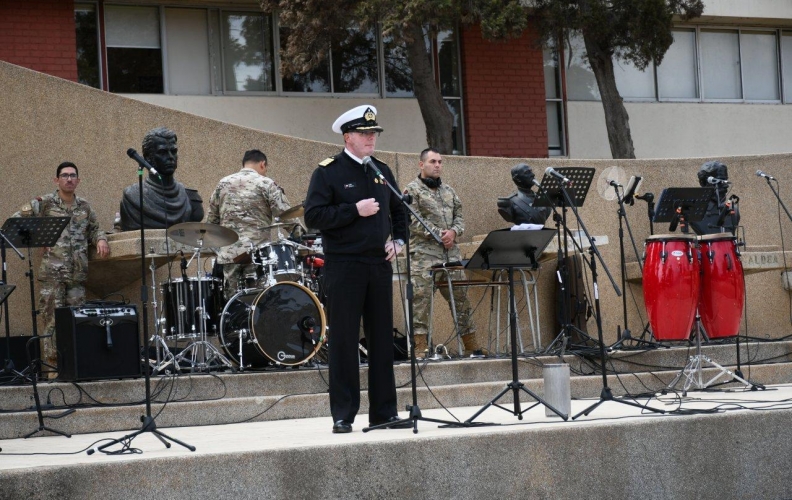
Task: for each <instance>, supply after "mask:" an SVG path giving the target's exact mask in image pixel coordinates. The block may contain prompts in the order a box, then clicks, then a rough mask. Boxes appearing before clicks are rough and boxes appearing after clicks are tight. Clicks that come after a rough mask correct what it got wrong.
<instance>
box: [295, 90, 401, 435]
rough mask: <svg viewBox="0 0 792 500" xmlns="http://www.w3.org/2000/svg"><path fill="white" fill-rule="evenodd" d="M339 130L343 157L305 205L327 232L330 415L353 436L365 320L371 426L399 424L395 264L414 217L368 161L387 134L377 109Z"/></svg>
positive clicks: (311, 221)
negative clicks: (380, 137)
mask: <svg viewBox="0 0 792 500" xmlns="http://www.w3.org/2000/svg"><path fill="white" fill-rule="evenodd" d="M333 131H334V132H336V133H339V134H343V136H344V150H343V151H342V152H341V153H339V154H337V155H335V156H332V157H330V158H327V159H326V160H323V161H322V162H321V163H319V166H318V167H317V168H316V170H315V171H314V173H313V176H312V177H311V183H310V185H309V186H308V194H307V196H306V199H305V223H306V224H307V225H308V227H311V228H317V229H319V230H320V231H321V233H322V243H323V245H324V252H325V266H324V273H325V284H326V286H327V287H326V290H327V304H326V305H327V319H328V326H329V328H330V330H329V335H328V338H329V341H330V412H331V413H332V416H333V432H334V433H345V432H352V423H353V422H354V421H355V415H357V412H358V410H359V409H360V373H359V364H358V355H357V352H358V340H359V339H358V337H359V332H360V320H361V318H363V331H364V332H365V335H366V340H367V342H368V363H369V370H368V395H369V424H371V425H378V424H383V423H387V422H393V421H396V420H398V417H397V411H396V383H395V379H394V375H393V283H392V275H393V270H392V268H391V263H390V261H392V260H393V259H394V258H396V255H398V254H399V253H400V252H401V250H402V246H403V245H404V240H405V239H406V238H407V216H406V212H405V210H404V207H403V206H402V205H401V201H400V199H399V198H398V196H397V195H396V194H394V193H393V192H392V191H391V190H390V189H389V188H388V186H387V185H385V183H384V182H383V181H382V180H381V179H380V178H378V177H377V176H376V174H375V172H374V171H373V169H372V168H371V167H367V166H366V165H365V164H364V161H363V160H364V158H366V157H371V155H372V153H374V147H375V145H376V142H377V136H378V135H379V133H380V132H382V127H380V126H379V125H378V124H377V109H376V108H375V107H374V106H369V105H363V106H358V107H356V108H354V109H351V110H349V111H347V112H346V113H344V114H343V115H341V116H340V117H338V119H337V120H336V121H335V123H334V124H333ZM371 160H372V161H373V162H374V164H376V166H377V167H378V168H379V170H380V171H381V172H382V175H383V176H384V177H385V181H386V182H387V183H389V184H391V185H392V186H394V187H395V188H396V191H397V192H401V191H400V190H399V188H398V186H397V184H396V179H395V178H394V177H393V173H392V172H391V170H390V168H388V166H387V165H386V164H384V163H382V162H381V161H379V160H377V159H376V158H373V157H371ZM403 424H404V423H403ZM406 424H407V425H406V426H409V425H410V422H409V421H408V422H406ZM406 426H405V425H402V426H401V427H406Z"/></svg>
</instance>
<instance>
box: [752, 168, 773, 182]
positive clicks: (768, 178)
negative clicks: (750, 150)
mask: <svg viewBox="0 0 792 500" xmlns="http://www.w3.org/2000/svg"><path fill="white" fill-rule="evenodd" d="M756 176H757V177H764V178H765V179H767V180H768V181H774V180H776V178H775V177H773V176H772V175H768V174H766V173H764V172H762V171H761V170H757V171H756Z"/></svg>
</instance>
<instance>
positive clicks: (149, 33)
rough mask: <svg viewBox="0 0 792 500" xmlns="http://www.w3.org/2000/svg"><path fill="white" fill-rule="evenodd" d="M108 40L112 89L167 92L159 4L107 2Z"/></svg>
mask: <svg viewBox="0 0 792 500" xmlns="http://www.w3.org/2000/svg"><path fill="white" fill-rule="evenodd" d="M105 39H106V43H107V80H108V81H107V83H108V86H109V90H110V92H129V93H139V94H161V93H162V92H163V90H164V87H163V80H162V50H161V48H160V24H159V9H158V8H157V7H130V6H119V5H107V6H106V7H105Z"/></svg>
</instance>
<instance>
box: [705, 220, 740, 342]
mask: <svg viewBox="0 0 792 500" xmlns="http://www.w3.org/2000/svg"><path fill="white" fill-rule="evenodd" d="M699 242H700V244H701V267H702V269H701V270H702V273H701V298H700V300H699V314H700V315H701V324H702V325H703V326H704V330H705V331H706V332H707V336H708V337H709V338H710V339H718V338H724V337H734V336H736V335H737V334H738V333H740V321H742V316H743V309H744V306H745V278H744V275H743V267H742V262H741V261H740V256H739V254H738V253H737V238H735V237H734V236H732V235H731V233H720V234H705V235H703V236H700V237H699Z"/></svg>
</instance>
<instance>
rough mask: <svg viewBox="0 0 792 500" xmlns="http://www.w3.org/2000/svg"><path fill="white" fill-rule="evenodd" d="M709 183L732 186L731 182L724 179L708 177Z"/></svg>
mask: <svg viewBox="0 0 792 500" xmlns="http://www.w3.org/2000/svg"><path fill="white" fill-rule="evenodd" d="M707 182H708V183H710V184H726V185H729V184H731V181H727V180H724V179H716V178H715V177H711V176H710V177H707Z"/></svg>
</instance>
